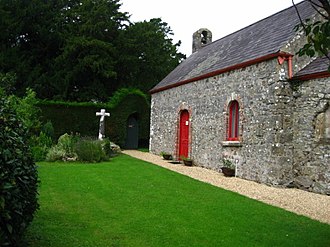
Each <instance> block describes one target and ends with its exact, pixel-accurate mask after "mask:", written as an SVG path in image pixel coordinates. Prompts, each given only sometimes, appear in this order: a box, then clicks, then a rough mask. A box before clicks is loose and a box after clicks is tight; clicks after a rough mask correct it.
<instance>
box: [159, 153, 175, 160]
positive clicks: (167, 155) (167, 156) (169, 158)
mask: <svg viewBox="0 0 330 247" xmlns="http://www.w3.org/2000/svg"><path fill="white" fill-rule="evenodd" d="M160 155H161V156H162V157H163V159H164V160H171V159H173V156H172V154H170V153H166V152H161V153H160Z"/></svg>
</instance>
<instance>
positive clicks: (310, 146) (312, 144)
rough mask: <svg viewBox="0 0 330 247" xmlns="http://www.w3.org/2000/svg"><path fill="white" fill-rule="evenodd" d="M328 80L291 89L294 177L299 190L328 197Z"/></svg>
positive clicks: (329, 110)
mask: <svg viewBox="0 0 330 247" xmlns="http://www.w3.org/2000/svg"><path fill="white" fill-rule="evenodd" d="M329 85H330V78H329V77H328V78H322V79H315V80H309V81H305V82H302V83H301V85H298V86H295V91H294V97H295V105H294V113H293V124H294V129H293V137H294V163H293V166H294V176H295V185H296V186H297V187H299V188H302V189H306V190H310V191H314V192H318V193H324V194H329V195H330V131H329V130H330V107H329V106H330V86H329Z"/></svg>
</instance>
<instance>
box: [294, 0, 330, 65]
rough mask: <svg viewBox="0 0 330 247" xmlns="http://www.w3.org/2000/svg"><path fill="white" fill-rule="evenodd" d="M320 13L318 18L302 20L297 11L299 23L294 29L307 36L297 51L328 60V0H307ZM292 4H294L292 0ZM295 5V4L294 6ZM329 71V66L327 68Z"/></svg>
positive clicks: (329, 32) (329, 13)
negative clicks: (314, 20)
mask: <svg viewBox="0 0 330 247" xmlns="http://www.w3.org/2000/svg"><path fill="white" fill-rule="evenodd" d="M308 2H310V3H311V4H312V6H313V7H314V8H315V10H316V11H317V13H318V14H319V15H320V20H319V21H316V22H312V21H311V20H302V19H301V17H300V15H299V11H298V9H297V8H296V10H297V14H298V16H299V18H300V22H301V23H300V25H298V26H297V27H296V30H299V31H303V32H304V33H305V35H306V37H307V43H306V44H305V45H304V46H303V47H302V48H301V49H300V50H299V51H298V54H299V56H302V55H308V56H310V57H313V56H314V55H317V56H326V57H327V58H328V59H329V62H330V1H329V0H308ZM292 4H293V5H294V6H295V4H294V2H293V0H292ZM295 7H296V6H295ZM328 70H329V71H330V66H329V68H328Z"/></svg>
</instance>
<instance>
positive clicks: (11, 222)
mask: <svg viewBox="0 0 330 247" xmlns="http://www.w3.org/2000/svg"><path fill="white" fill-rule="evenodd" d="M27 140H28V136H27V131H26V128H24V126H22V124H21V123H20V121H19V120H18V118H17V116H16V114H15V112H14V111H13V110H12V108H11V106H10V104H9V102H8V101H7V100H6V99H5V98H4V97H1V98H0V246H18V245H19V244H20V240H21V237H22V234H23V232H24V230H25V229H26V227H27V226H28V225H29V223H30V222H31V221H32V219H33V216H34V213H35V211H36V210H37V208H38V202H37V195H38V191H37V189H38V174H37V168H36V165H35V163H34V161H33V157H32V154H31V151H30V149H29V146H28V145H27Z"/></svg>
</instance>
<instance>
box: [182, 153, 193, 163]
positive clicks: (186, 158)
mask: <svg viewBox="0 0 330 247" xmlns="http://www.w3.org/2000/svg"><path fill="white" fill-rule="evenodd" d="M180 159H181V160H183V163H184V164H185V165H186V166H192V165H193V160H192V159H191V158H188V157H186V156H184V155H181V156H180Z"/></svg>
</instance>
